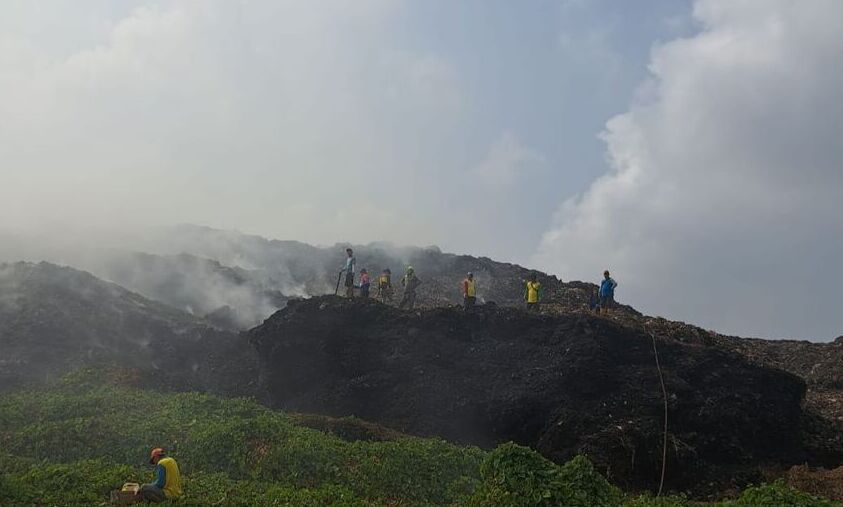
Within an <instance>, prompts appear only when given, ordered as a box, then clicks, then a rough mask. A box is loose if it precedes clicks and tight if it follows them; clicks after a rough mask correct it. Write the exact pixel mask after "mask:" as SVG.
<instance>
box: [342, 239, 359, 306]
mask: <svg viewBox="0 0 843 507" xmlns="http://www.w3.org/2000/svg"><path fill="white" fill-rule="evenodd" d="M345 254H346V255H347V257H346V259H345V267H344V268H342V269H341V270H340V274H342V273H345V297H349V298H351V297H354V268H355V263H356V262H357V261H356V259H355V258H354V250H352V249H351V248H346V249H345Z"/></svg>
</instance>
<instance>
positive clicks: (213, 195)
mask: <svg viewBox="0 0 843 507" xmlns="http://www.w3.org/2000/svg"><path fill="white" fill-rule="evenodd" d="M841 19H843V2H840V1H839V0H800V1H796V0H698V1H696V2H691V1H690V0H688V1H677V0H648V1H636V2H626V1H623V2H621V1H616V0H592V1H589V0H560V1H539V0H530V1H524V2H513V1H509V0H497V1H495V0H466V1H460V2H454V1H446V0H429V1H428V0H416V1H409V0H408V1H400V0H396V1H388V0H348V1H340V0H320V1H318V2H314V1H300V2H290V1H283V0H255V1H245V0H243V1H236V0H195V1H182V0H166V1H160V2H157V1H133V0H124V1H115V0H90V1H79V0H64V1H60V0H55V1H39V2H32V1H29V0H5V1H4V2H3V3H2V4H0V176H2V183H3V184H2V185H0V226H3V227H18V228H22V227H23V228H25V227H44V226H50V227H56V226H60V227H65V226H66V225H68V224H71V225H77V226H78V225H79V224H84V225H86V226H87V225H93V226H98V225H110V224H115V223H136V224H160V225H164V224H171V223H180V222H190V223H198V224H204V225H209V226H213V227H219V228H235V229H239V230H242V231H244V232H250V233H256V234H261V235H264V236H267V237H273V238H290V239H299V240H303V241H308V242H312V243H319V244H332V243H334V242H337V241H353V242H357V243H363V242H368V241H372V240H382V239H385V240H391V241H394V242H397V243H407V244H419V245H427V244H438V245H439V246H441V247H442V248H443V249H446V250H450V251H457V252H468V253H474V254H480V255H488V256H491V257H494V258H498V259H503V260H512V261H517V262H520V263H524V264H528V265H534V266H537V267H540V268H543V269H546V270H548V271H550V272H553V273H556V274H558V275H559V276H560V277H562V278H563V279H588V280H595V279H596V278H598V277H599V276H600V272H602V270H603V268H606V267H609V268H611V269H612V270H613V271H614V272H615V273H616V275H617V279H618V281H619V282H620V287H619V297H620V298H621V299H622V300H625V301H629V302H630V303H632V304H634V305H635V306H636V307H638V308H641V309H642V310H644V311H647V312H649V313H656V314H663V315H667V316H669V317H674V318H683V319H687V320H690V321H693V322H696V323H699V324H702V325H706V326H710V327H714V328H716V329H719V330H723V331H727V332H736V333H744V334H758V335H763V336H792V337H805V338H812V339H829V338H833V337H835V336H837V335H840V334H843V316H841V315H843V314H841V312H839V311H837V310H838V308H839V306H840V303H839V302H840V298H839V297H838V296H837V293H836V288H837V286H838V285H840V284H841V282H843V268H841V267H840V265H839V264H840V260H841V257H842V256H843V235H842V234H841V233H843V230H841V229H843V222H841V220H840V218H839V215H840V212H839V211H838V209H837V208H838V203H839V201H840V198H841V197H843V147H841V143H840V141H839V138H840V128H841V126H842V125H843V91H841V90H843V70H840V65H839V62H840V61H841V58H842V57H843V36H841V35H840V34H839V26H838V25H839V20H841Z"/></svg>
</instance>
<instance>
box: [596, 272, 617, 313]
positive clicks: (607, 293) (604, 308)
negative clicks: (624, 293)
mask: <svg viewBox="0 0 843 507" xmlns="http://www.w3.org/2000/svg"><path fill="white" fill-rule="evenodd" d="M617 286H618V282H616V281H615V280H614V279H613V278H612V277H611V276H609V270H606V271H604V272H603V281H602V282H600V311H601V312H602V313H609V311H610V310H611V309H612V308H614V307H615V288H616V287H617Z"/></svg>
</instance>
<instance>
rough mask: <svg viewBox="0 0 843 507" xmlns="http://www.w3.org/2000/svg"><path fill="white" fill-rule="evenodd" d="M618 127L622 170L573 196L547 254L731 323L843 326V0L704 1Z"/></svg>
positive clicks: (563, 270)
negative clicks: (608, 272) (693, 29)
mask: <svg viewBox="0 0 843 507" xmlns="http://www.w3.org/2000/svg"><path fill="white" fill-rule="evenodd" d="M694 15H695V17H696V19H697V21H699V22H700V23H701V25H702V26H703V30H702V31H701V32H700V33H699V34H697V35H695V36H693V37H690V38H687V39H679V40H675V41H672V42H670V43H667V44H665V45H663V46H661V47H658V48H656V49H655V50H654V51H653V55H652V61H651V65H650V68H651V72H652V82H650V83H646V84H645V85H644V86H642V90H641V92H640V93H639V94H638V96H637V98H636V100H635V102H634V103H633V104H632V106H631V108H630V110H629V112H627V113H625V114H623V115H620V116H618V117H616V118H613V119H612V120H611V121H609V122H608V124H607V126H606V132H605V133H604V138H605V140H606V143H607V146H608V158H609V162H610V164H611V168H612V169H611V172H609V173H608V174H607V175H605V176H604V177H602V178H600V179H599V180H597V181H596V182H595V183H594V184H593V185H592V186H591V188H590V189H589V190H588V191H587V192H585V193H584V194H583V195H582V196H580V197H578V198H575V199H572V200H569V201H567V202H565V203H564V204H563V205H562V206H561V207H560V209H559V212H558V213H557V216H556V220H555V225H554V226H553V227H552V228H551V230H549V231H548V232H547V233H546V234H545V235H544V238H543V240H542V243H541V246H540V248H539V251H538V253H537V255H536V261H537V262H538V263H540V265H542V266H543V267H545V268H547V269H550V270H552V271H555V272H558V273H560V274H561V275H562V276H563V277H565V278H585V279H596V278H598V277H599V275H600V273H601V272H602V271H603V269H604V268H610V269H612V271H613V273H614V274H616V275H617V276H616V278H617V279H618V281H619V282H620V284H621V285H620V288H619V290H620V292H619V294H620V297H621V299H623V300H624V301H626V302H630V303H632V304H633V305H636V306H638V307H639V308H642V309H643V310H646V311H648V312H651V313H658V314H666V315H668V316H672V317H677V318H684V319H688V320H691V321H695V322H699V323H702V324H704V325H707V326H711V327H714V328H717V329H719V330H723V331H727V332H737V333H744V334H757V335H764V336H792V337H806V338H815V339H829V338H833V337H835V336H837V335H840V334H843V317H841V316H840V313H839V312H838V311H837V306H839V304H838V302H839V296H838V294H837V287H838V286H840V285H843V268H841V267H840V266H839V259H840V258H843V239H841V238H843V221H841V220H840V219H839V216H840V212H839V209H837V208H838V206H839V203H840V201H841V197H843V144H841V143H840V142H839V137H840V130H839V129H840V125H843V70H841V68H840V66H839V62H840V61H841V58H843V39H842V38H841V36H840V33H839V26H838V25H839V23H838V21H839V20H840V19H843V3H841V2H838V1H836V0H816V1H811V2H791V1H787V0H742V1H731V0H728V1H727V0H699V1H698V2H697V3H696V5H695V12H694Z"/></svg>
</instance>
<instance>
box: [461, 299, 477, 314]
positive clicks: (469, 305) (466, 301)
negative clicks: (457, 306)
mask: <svg viewBox="0 0 843 507" xmlns="http://www.w3.org/2000/svg"><path fill="white" fill-rule="evenodd" d="M476 303H477V298H476V297H474V296H465V297H463V304H464V305H465V310H466V311H468V310H471V309H472V308H474V305H475V304H476Z"/></svg>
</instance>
